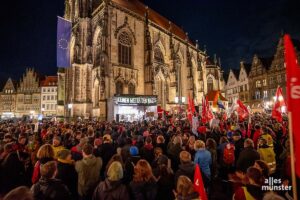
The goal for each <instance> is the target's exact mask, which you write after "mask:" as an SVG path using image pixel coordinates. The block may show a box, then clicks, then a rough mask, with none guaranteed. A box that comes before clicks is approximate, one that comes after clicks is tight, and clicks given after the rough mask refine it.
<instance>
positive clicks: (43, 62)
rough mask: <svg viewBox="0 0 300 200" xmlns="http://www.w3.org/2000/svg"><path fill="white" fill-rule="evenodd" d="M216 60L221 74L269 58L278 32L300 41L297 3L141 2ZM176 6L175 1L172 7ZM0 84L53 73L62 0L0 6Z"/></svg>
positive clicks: (263, 0)
mask: <svg viewBox="0 0 300 200" xmlns="http://www.w3.org/2000/svg"><path fill="white" fill-rule="evenodd" d="M144 2H145V3H146V4H147V5H149V7H151V8H153V9H154V10H156V11H158V12H159V13H161V14H162V15H163V16H165V17H167V18H168V19H170V20H171V21H173V22H174V23H176V24H178V25H179V26H180V27H182V28H183V29H184V30H185V31H186V32H188V33H189V36H190V38H191V39H193V40H196V39H198V40H199V44H200V48H202V49H203V47H204V46H206V49H207V52H208V54H209V55H210V56H211V57H213V55H214V54H217V56H218V57H221V62H222V66H223V68H224V70H225V71H226V70H228V69H229V68H238V66H239V62H240V60H241V59H243V60H245V61H249V62H250V61H251V59H252V57H253V55H254V54H255V53H256V54H258V55H260V56H271V55H272V54H274V51H275V47H276V45H277V42H278V39H279V37H280V35H281V32H282V31H284V32H287V33H290V34H291V35H292V37H293V38H297V39H300V1H299V0H243V1H241V0H176V1H175V0H172V1H171V0H144ZM175 2H176V3H175ZM1 8H2V9H1V12H0V16H1V21H0V24H1V31H0V38H1V39H0V44H1V48H0V69H1V72H0V82H3V81H5V80H6V79H7V78H8V77H12V78H14V79H17V80H19V78H20V77H21V75H22V73H23V72H24V70H25V68H26V67H34V68H35V69H36V70H37V71H38V72H39V73H41V74H45V75H54V74H56V16H57V15H60V16H62V15H63V11H64V0H50V1H46V0H26V1H5V4H4V3H2V4H1Z"/></svg>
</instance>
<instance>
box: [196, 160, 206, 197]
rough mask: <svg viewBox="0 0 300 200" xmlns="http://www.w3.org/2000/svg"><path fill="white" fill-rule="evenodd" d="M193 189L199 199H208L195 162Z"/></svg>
mask: <svg viewBox="0 0 300 200" xmlns="http://www.w3.org/2000/svg"><path fill="white" fill-rule="evenodd" d="M194 189H195V191H196V192H198V194H199V196H200V199H201V200H208V199H207V195H206V192H205V188H204V184H203V180H202V175H201V171H200V167H199V164H196V167H195V173H194Z"/></svg>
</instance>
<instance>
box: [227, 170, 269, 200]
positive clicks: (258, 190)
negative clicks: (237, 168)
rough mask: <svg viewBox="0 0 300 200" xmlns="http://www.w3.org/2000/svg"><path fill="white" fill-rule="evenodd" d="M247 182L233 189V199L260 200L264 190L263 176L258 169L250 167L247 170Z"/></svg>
mask: <svg viewBox="0 0 300 200" xmlns="http://www.w3.org/2000/svg"><path fill="white" fill-rule="evenodd" d="M247 177H248V179H249V184H246V186H241V187H239V188H237V189H236V190H235V193H234V194H233V197H232V199H233V200H254V199H256V200H262V199H263V196H264V193H265V192H264V191H263V190H262V184H263V176H262V174H261V172H260V170H259V169H257V168H254V167H250V168H248V170H247Z"/></svg>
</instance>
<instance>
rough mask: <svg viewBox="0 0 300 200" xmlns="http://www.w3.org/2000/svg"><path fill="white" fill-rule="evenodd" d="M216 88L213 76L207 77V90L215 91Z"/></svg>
mask: <svg viewBox="0 0 300 200" xmlns="http://www.w3.org/2000/svg"><path fill="white" fill-rule="evenodd" d="M213 90H214V80H213V79H212V77H208V78H207V92H210V91H213Z"/></svg>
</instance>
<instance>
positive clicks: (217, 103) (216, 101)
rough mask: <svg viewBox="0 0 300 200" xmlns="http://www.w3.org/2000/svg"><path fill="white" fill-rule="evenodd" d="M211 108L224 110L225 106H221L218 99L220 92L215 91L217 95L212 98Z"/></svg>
mask: <svg viewBox="0 0 300 200" xmlns="http://www.w3.org/2000/svg"><path fill="white" fill-rule="evenodd" d="M213 106H214V107H217V106H218V108H221V109H224V110H225V106H224V105H223V103H222V101H221V98H220V91H217V94H216V96H215V98H214V101H213Z"/></svg>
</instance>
